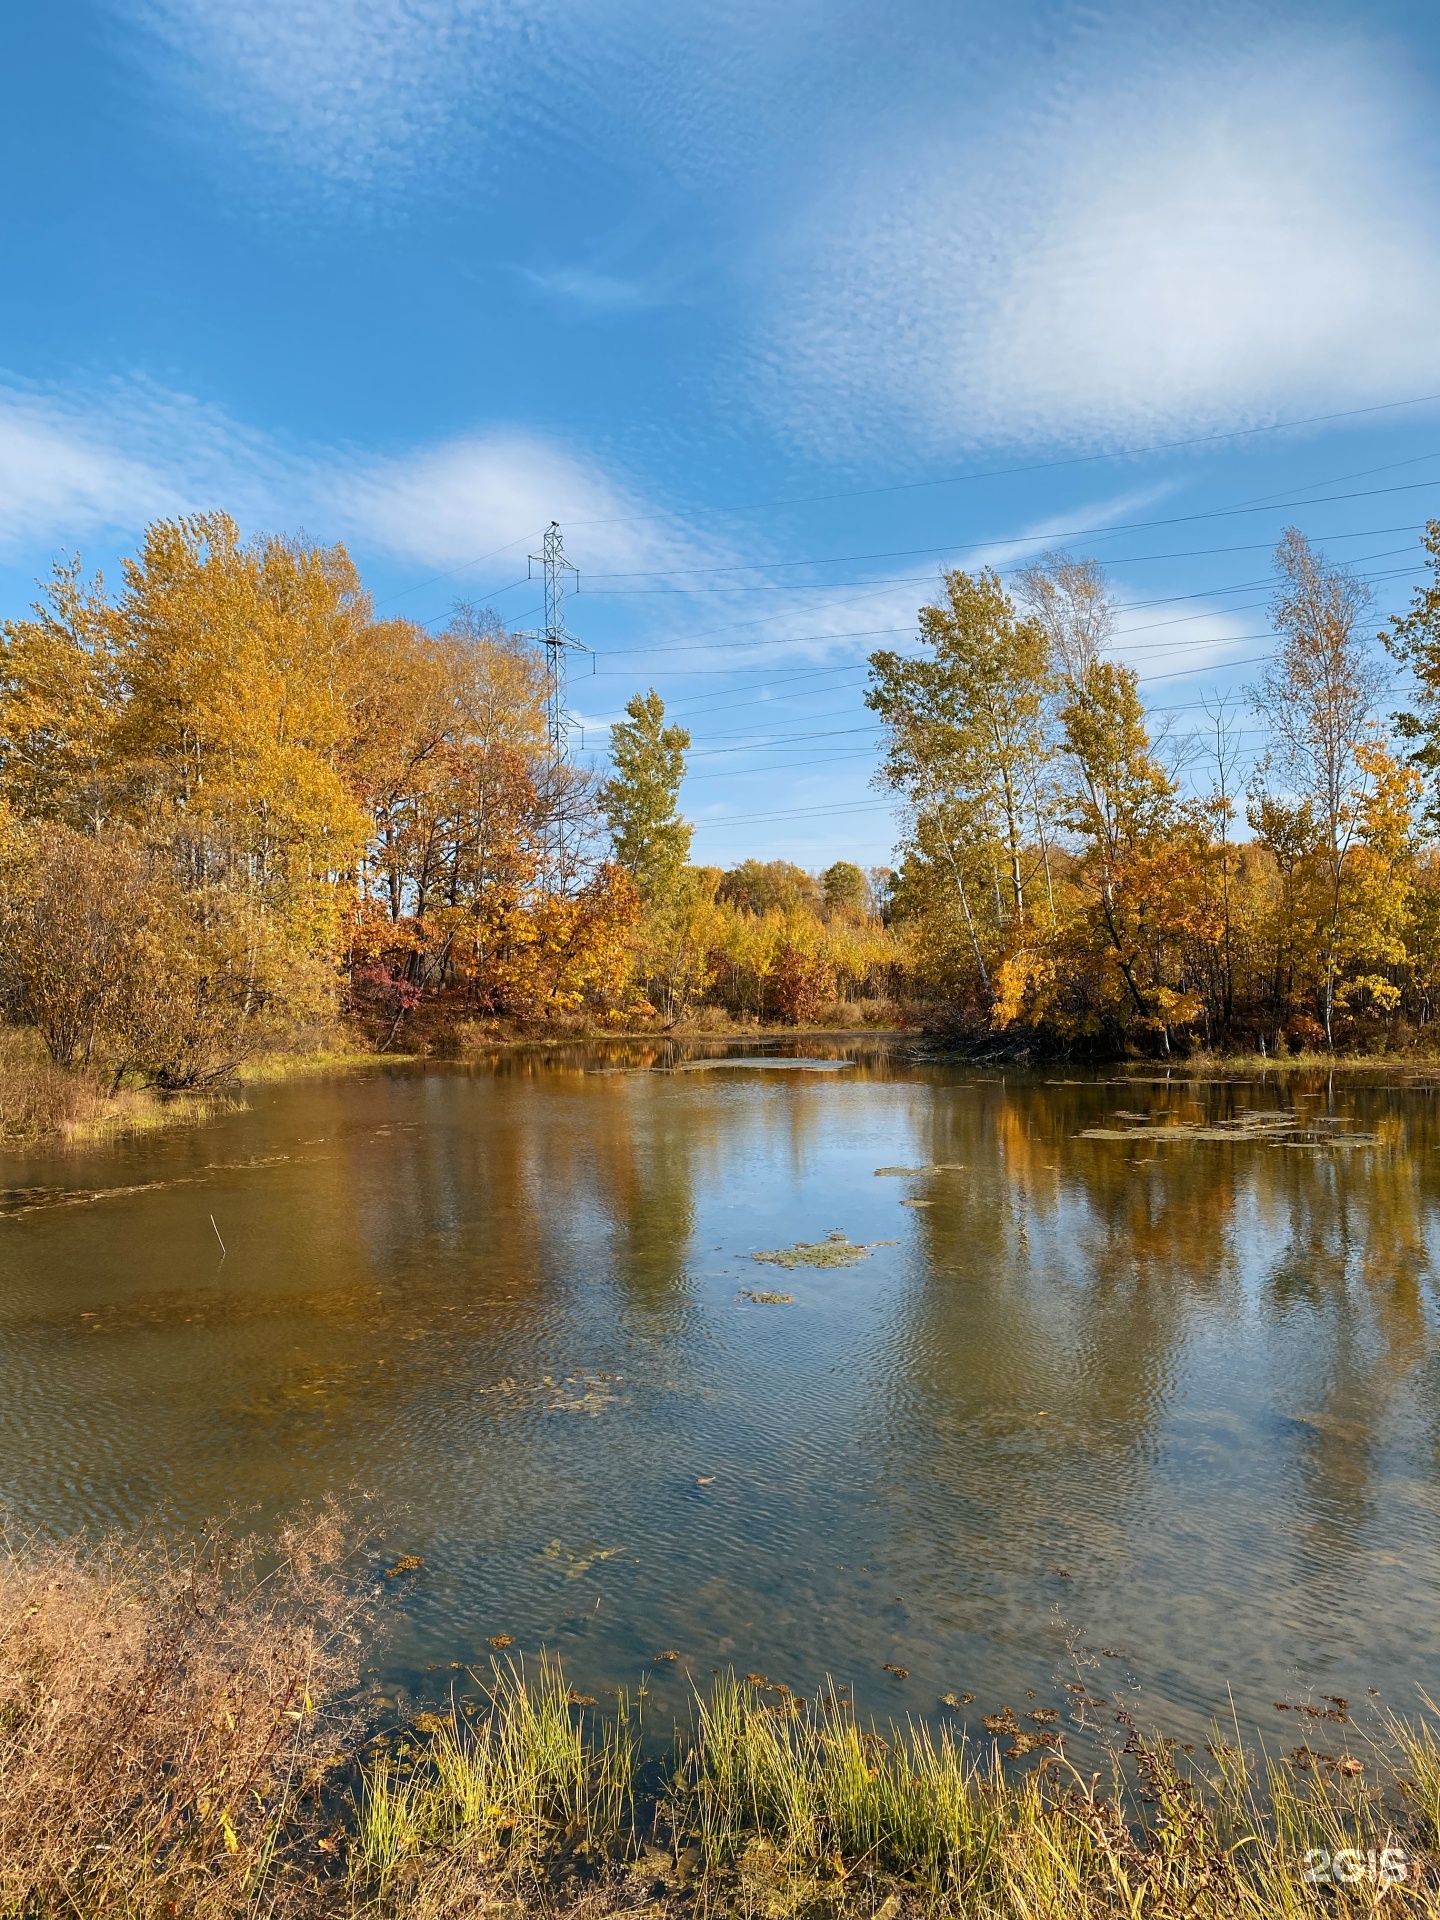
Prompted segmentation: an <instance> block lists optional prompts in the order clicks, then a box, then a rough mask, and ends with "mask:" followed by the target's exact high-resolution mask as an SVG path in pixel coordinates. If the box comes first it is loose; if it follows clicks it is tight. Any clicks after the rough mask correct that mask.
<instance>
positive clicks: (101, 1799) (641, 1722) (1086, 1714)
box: [0, 1509, 1440, 1920]
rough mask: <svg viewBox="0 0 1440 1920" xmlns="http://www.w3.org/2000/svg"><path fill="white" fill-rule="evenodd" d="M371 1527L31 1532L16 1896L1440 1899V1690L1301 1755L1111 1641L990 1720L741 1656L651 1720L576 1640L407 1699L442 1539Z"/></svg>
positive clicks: (437, 1905) (1096, 1903) (2, 1667)
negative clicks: (363, 1698) (395, 1624)
mask: <svg viewBox="0 0 1440 1920" xmlns="http://www.w3.org/2000/svg"><path fill="white" fill-rule="evenodd" d="M373 1547H374V1543H373V1542H371V1543H370V1545H369V1547H368V1549H367V1545H366V1543H364V1542H356V1541H354V1540H353V1539H352V1538H348V1537H347V1529H346V1527H345V1524H344V1520H343V1517H342V1516H341V1515H340V1514H339V1512H338V1511H337V1510H335V1509H325V1510H322V1511H321V1512H320V1513H319V1514H317V1515H314V1516H312V1517H311V1518H310V1519H309V1520H308V1521H303V1522H301V1523H299V1524H297V1525H295V1526H291V1527H287V1528H285V1529H282V1531H281V1534H280V1536H279V1537H278V1539H277V1540H275V1541H273V1542H271V1543H270V1544H269V1545H266V1544H265V1543H263V1542H262V1541H260V1540H259V1539H258V1538H249V1539H240V1538H237V1537H235V1536H233V1535H230V1534H227V1533H225V1532H224V1531H222V1530H219V1529H215V1528H211V1529H207V1530H205V1531H204V1532H202V1533H201V1534H200V1535H199V1536H197V1537H196V1538H194V1539H193V1540H191V1541H189V1542H188V1543H176V1542H171V1543H168V1544H167V1543H166V1542H164V1541H162V1540H160V1539H159V1538H158V1537H144V1538H135V1539H127V1540H110V1541H107V1542H103V1543H101V1544H99V1545H93V1544H87V1543H85V1542H83V1541H81V1542H78V1543H77V1542H73V1541H72V1542H60V1543H57V1544H55V1545H52V1546H48V1547H43V1546H38V1545H36V1544H34V1543H31V1544H30V1545H28V1546H26V1547H23V1548H21V1547H16V1546H13V1545H11V1546H8V1547H7V1548H6V1549H5V1551H4V1553H3V1554H0V1646H3V1647H4V1648H5V1649H6V1650H7V1658H6V1659H5V1660H3V1661H0V1713H3V1715H4V1718H3V1722H0V1724H3V1726H4V1730H5V1731H4V1758H5V1767H4V1770H3V1772H0V1910H3V1911H4V1912H6V1913H12V1912H13V1913H19V1912H23V1913H25V1914H28V1915H32V1916H35V1917H36V1920H59V1916H60V1915H62V1914H64V1915H66V1916H69V1920H91V1917H92V1916H93V1917H94V1920H101V1916H106V1917H107V1920H108V1916H109V1915H110V1914H112V1913H119V1912H124V1913H129V1914H132V1915H135V1916H137V1920H138V1916H156V1920H158V1917H159V1916H162V1915H164V1916H176V1915H179V1914H185V1915H189V1916H192V1920H242V1916H252V1917H253V1915H254V1914H256V1913H257V1912H264V1913H265V1914H267V1915H269V1916H271V1920H321V1916H334V1915H342V1916H348V1920H481V1916H490V1917H491V1920H494V1916H496V1915H497V1914H499V1915H506V1914H508V1915H511V1916H517V1917H518V1916H525V1917H526V1920H528V1917H529V1916H535V1920H542V1917H543V1916H554V1915H555V1914H557V1913H562V1914H564V1913H573V1914H577V1915H581V1914H583V1915H590V1916H595V1917H596V1920H598V1917H599V1916H601V1915H611V1914H613V1915H616V1916H619V1915H621V1914H628V1915H634V1916H638V1915H640V1914H642V1913H643V1914H644V1915H646V1916H649V1920H687V1917H690V1916H697V1915H713V1916H732V1915H733V1916H735V1920H762V1917H763V1920H786V1917H787V1916H800V1915H817V1916H818V1915H825V1916H830V1920H841V1916H854V1920H881V1916H884V1920H898V1917H899V1916H902V1915H904V1916H910V1917H911V1920H920V1917H921V1916H924V1917H925V1920H932V1917H933V1920H975V1917H976V1916H985V1920H1114V1916H1116V1915H1118V1914H1121V1913H1125V1914H1130V1915H1138V1914H1141V1913H1143V1914H1144V1915H1146V1916H1147V1920H1195V1916H1196V1915H1204V1916H1206V1917H1207V1920H1257V1916H1260V1915H1271V1914H1274V1915H1277V1916H1278V1915H1287V1914H1290V1915H1293V1914H1298V1913H1300V1912H1303V1911H1315V1910H1316V1908H1315V1906H1314V1901H1315V1897H1316V1893H1317V1892H1318V1890H1319V1889H1320V1888H1322V1887H1333V1888H1335V1889H1336V1891H1337V1893H1338V1894H1339V1900H1340V1905H1339V1907H1338V1909H1335V1908H1332V1909H1331V1910H1332V1911H1340V1912H1350V1911H1357V1912H1358V1911H1366V1912H1373V1911H1375V1902H1376V1900H1377V1899H1378V1897H1379V1895H1380V1894H1381V1893H1390V1894H1392V1895H1393V1896H1394V1897H1393V1900H1392V1903H1391V1907H1390V1908H1387V1911H1389V1910H1394V1911H1398V1912H1433V1906H1431V1905H1430V1904H1428V1902H1429V1898H1430V1896H1431V1894H1432V1892H1433V1890H1434V1888H1435V1886H1436V1885H1437V1884H1440V1851H1437V1850H1440V1742H1437V1737H1436V1730H1435V1728H1434V1726H1433V1724H1432V1722H1431V1721H1430V1720H1427V1719H1426V1718H1424V1717H1419V1718H1412V1719H1406V1718H1404V1717H1402V1716H1400V1715H1397V1714H1395V1713H1392V1712H1389V1711H1387V1710H1386V1709H1385V1708H1384V1707H1383V1706H1379V1705H1377V1706H1375V1707H1374V1708H1373V1709H1372V1710H1369V1711H1367V1712H1365V1713H1364V1714H1362V1715H1361V1717H1360V1723H1359V1724H1357V1723H1356V1722H1355V1721H1354V1720H1352V1718H1351V1715H1350V1712H1349V1703H1348V1702H1347V1701H1344V1700H1341V1699H1337V1698H1334V1697H1333V1696H1325V1699H1324V1704H1323V1705H1320V1704H1313V1703H1312V1704H1311V1705H1307V1706H1303V1707H1301V1708H1296V1709H1294V1711H1296V1712H1299V1713H1302V1714H1308V1715H1310V1716H1311V1718H1310V1719H1309V1720H1308V1721H1307V1722H1306V1723H1305V1727H1304V1735H1305V1737H1302V1738H1301V1740H1300V1744H1298V1745H1297V1746H1295V1747H1294V1748H1293V1749H1292V1750H1291V1751H1290V1752H1289V1753H1288V1754H1285V1755H1279V1756H1277V1755H1272V1754H1271V1753H1270V1752H1269V1751H1268V1750H1267V1746H1266V1742H1265V1740H1264V1738H1263V1736H1259V1735H1256V1734H1255V1733H1254V1732H1253V1731H1252V1732H1251V1733H1249V1734H1246V1733H1245V1732H1243V1731H1242V1730H1241V1729H1240V1727H1239V1726H1238V1724H1236V1725H1234V1727H1233V1729H1231V1730H1229V1731H1227V1732H1226V1733H1222V1732H1220V1731H1219V1730H1218V1728H1217V1730H1216V1731H1215V1732H1214V1733H1213V1734H1212V1736H1211V1739H1210V1741H1209V1743H1208V1744H1206V1745H1204V1746H1202V1747H1199V1748H1198V1749H1197V1747H1196V1746H1193V1745H1183V1744H1181V1743H1178V1742H1176V1741H1174V1740H1167V1739H1166V1738H1165V1737H1164V1735H1163V1734H1162V1733H1160V1732H1157V1731H1155V1730H1153V1729H1152V1728H1150V1727H1148V1726H1141V1725H1140V1724H1138V1722H1137V1721H1136V1720H1135V1719H1133V1718H1132V1716H1131V1715H1130V1714H1129V1713H1128V1712H1126V1711H1124V1710H1123V1709H1121V1710H1116V1709H1115V1708H1114V1707H1113V1706H1112V1705H1110V1704H1109V1703H1107V1702H1106V1701H1105V1700H1104V1699H1101V1698H1099V1697H1098V1696H1097V1697H1092V1696H1091V1694H1090V1692H1089V1689H1088V1687H1087V1686H1086V1685H1085V1684H1084V1675H1083V1673H1081V1672H1080V1670H1079V1669H1078V1668H1077V1670H1076V1671H1077V1675H1078V1676H1079V1677H1078V1679H1077V1682H1076V1684H1075V1685H1073V1686H1067V1687H1066V1688H1065V1689H1063V1690H1062V1691H1061V1693H1060V1694H1059V1695H1057V1699H1058V1701H1059V1704H1057V1705H1056V1706H1055V1707H1046V1706H1043V1705H1042V1706H1038V1707H1034V1708H1032V1707H1029V1706H1026V1705H1024V1704H1022V1705H1021V1706H1019V1708H1018V1709H1017V1708H1012V1707H1006V1708H1003V1709H1002V1710H1000V1711H999V1712H996V1713H992V1714H990V1715H987V1716H985V1717H984V1718H983V1720H982V1722H981V1725H982V1727H983V1733H979V1734H976V1733H973V1732H969V1731H967V1730H966V1729H965V1727H964V1726H963V1724H961V1723H960V1721H959V1718H958V1709H959V1708H960V1706H961V1704H962V1702H961V1700H960V1699H958V1698H952V1697H950V1696H945V1697H943V1698H942V1700H941V1701H940V1702H939V1703H937V1704H938V1708H939V1709H943V1711H937V1712H935V1713H934V1714H932V1715H930V1716H928V1717H922V1718H920V1719H910V1720H907V1721H906V1722H905V1724H904V1725H903V1726H902V1725H900V1724H898V1723H897V1722H896V1721H894V1720H893V1719H891V1720H887V1721H883V1722H881V1721H875V1720H872V1719H868V1718H865V1717H862V1716H861V1714H860V1713H859V1712H858V1710H857V1709H856V1708H855V1706H854V1705H853V1703H852V1702H851V1701H850V1700H849V1699H848V1698H847V1697H846V1695H847V1691H848V1690H847V1689H846V1688H844V1687H842V1686H834V1685H829V1684H827V1686H826V1687H825V1688H823V1689H822V1690H821V1692H820V1693H819V1695H818V1696H817V1697H816V1698H815V1699H813V1700H805V1699H802V1698H800V1697H799V1696H798V1695H796V1694H794V1693H793V1692H792V1691H791V1690H790V1689H789V1688H788V1687H786V1686H783V1685H781V1684H779V1683H777V1682H774V1681H771V1680H769V1679H768V1678H767V1677H766V1676H765V1675H763V1674H747V1675H745V1676H744V1677H743V1678H741V1677H739V1676H737V1675H736V1674H735V1673H733V1672H730V1671H724V1672H716V1673H713V1674H712V1675H711V1676H710V1677H709V1678H708V1679H707V1681H706V1682H705V1683H704V1684H703V1685H702V1686H699V1687H696V1688H695V1689H694V1691H693V1696H692V1699H691V1703H690V1708H689V1715H688V1725H687V1724H686V1722H685V1721H684V1720H683V1719H680V1720H677V1721H675V1722H673V1723H672V1728H669V1729H667V1728H666V1727H665V1726H664V1725H661V1726H659V1727H658V1728H654V1729H650V1728H647V1726H646V1723H645V1715H644V1712H643V1706H644V1693H643V1689H644V1681H643V1679H642V1681H641V1682H640V1690H639V1692H638V1693H637V1694H636V1695H634V1696H632V1695H631V1694H630V1693H629V1692H628V1690H625V1689H621V1690H620V1691H619V1692H618V1693H617V1694H615V1695H614V1696H613V1704H612V1703H611V1701H610V1700H608V1699H607V1701H606V1702H604V1703H602V1702H601V1701H599V1700H597V1699H596V1698H594V1697H592V1696H590V1695H582V1694H580V1693H577V1692H576V1690H575V1688H574V1687H573V1685H572V1684H571V1683H570V1681H569V1678H568V1676H567V1674H566V1671H565V1669H564V1667H563V1665H562V1664H561V1663H560V1661H559V1660H558V1659H556V1658H553V1657H547V1656H545V1655H541V1656H540V1658H539V1659H538V1660H537V1661H536V1662H534V1663H533V1664H532V1665H531V1666H530V1667H529V1668H528V1669H527V1667H526V1666H525V1665H524V1664H523V1663H522V1662H520V1661H519V1660H517V1659H514V1658H513V1656H511V1655H508V1654H506V1655H503V1656H501V1657H492V1658H491V1659H490V1661H489V1662H488V1663H486V1664H485V1665H484V1666H481V1665H479V1664H474V1665H470V1664H461V1665H460V1666H459V1667H458V1670H457V1672H456V1675H455V1678H456V1692H457V1693H458V1692H459V1689H461V1688H464V1689H466V1691H465V1692H464V1694H463V1695H462V1696H461V1697H458V1698H452V1699H451V1701H450V1702H449V1704H448V1707H447V1706H446V1705H445V1703H441V1706H440V1709H439V1710H428V1711H427V1710H424V1709H423V1708H422V1709H421V1710H419V1711H413V1710H411V1711H408V1712H407V1713H406V1714H405V1716H404V1717H403V1718H402V1719H400V1720H399V1721H394V1720H391V1721H387V1722H384V1723H380V1722H377V1721H376V1719H375V1718H374V1715H373V1713H372V1714H370V1715H368V1716H367V1715H365V1714H364V1713H363V1711H360V1710H358V1709H357V1689H358V1687H359V1686H360V1684H361V1682H362V1678H363V1673H362V1669H364V1662H365V1661H366V1660H367V1659H369V1658H371V1657H373V1655H374V1653H375V1651H376V1650H377V1648H378V1645H379V1643H380V1640H381V1636H382V1633H383V1628H384V1610H383V1609H382V1608H381V1605H380V1598H379V1592H378V1591H377V1589H381V1588H382V1587H383V1580H384V1578H387V1577H393V1576H395V1575H398V1574H401V1573H403V1572H404V1571H406V1570H408V1568H407V1562H406V1561H405V1560H404V1559H402V1560H401V1561H399V1562H397V1563H396V1564H395V1566H393V1567H391V1568H388V1569H386V1568H383V1567H381V1566H379V1565H377V1564H376V1562H375V1559H374V1552H373ZM417 1564H418V1563H417ZM197 1602H198V1603H199V1604H197ZM660 1657H661V1658H668V1657H670V1656H665V1655H662V1656H660ZM964 1698H965V1700H970V1699H972V1698H973V1696H972V1695H966V1696H964ZM1321 1723H1324V1724H1321ZM1294 1731H1296V1732H1300V1731H1301V1729H1300V1728H1299V1727H1297V1728H1296V1729H1295V1730H1294ZM1232 1733H1233V1738H1232V1737H1231V1735H1232ZM1102 1734H1103V1737H1101V1736H1102ZM1067 1742H1074V1743H1075V1745H1076V1754H1075V1755H1072V1754H1071V1753H1070V1752H1068V1751H1067ZM667 1752H668V1754H669V1756H670V1757H668V1758H667ZM1097 1763H1098V1764H1097ZM1357 1863H1358V1865H1357ZM1367 1872H1368V1880H1367V1877H1366V1876H1367ZM1350 1889H1353V1890H1355V1891H1356V1893H1357V1894H1358V1895H1359V1896H1360V1898H1361V1901H1362V1904H1361V1905H1359V1906H1356V1907H1354V1908H1352V1907H1351V1906H1349V1905H1348V1904H1347V1900H1346V1893H1347V1890H1350ZM1412 1902H1413V1903H1414V1904H1412Z"/></svg>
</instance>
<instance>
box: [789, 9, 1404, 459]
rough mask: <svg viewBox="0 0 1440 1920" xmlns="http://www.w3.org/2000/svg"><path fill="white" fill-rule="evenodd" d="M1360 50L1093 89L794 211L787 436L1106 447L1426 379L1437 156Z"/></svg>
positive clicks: (1399, 88)
mask: <svg viewBox="0 0 1440 1920" xmlns="http://www.w3.org/2000/svg"><path fill="white" fill-rule="evenodd" d="M1422 108H1423V103H1421V102H1418V101H1417V100H1416V99H1415V98H1413V97H1411V95H1410V93H1409V91H1408V89H1407V86H1406V85H1405V84H1404V83H1403V81H1401V80H1400V79H1399V78H1398V77H1397V76H1396V75H1394V74H1393V73H1386V74H1381V73H1379V72H1377V71H1376V70H1375V68H1374V67H1373V65H1372V64H1371V63H1369V62H1368V61H1367V60H1366V58H1365V57H1364V55H1363V52H1362V51H1361V50H1359V49H1353V48H1351V49H1345V50H1344V51H1343V57H1342V55H1341V53H1339V52H1336V51H1332V52H1331V53H1330V54H1329V55H1328V56H1327V57H1325V58H1324V59H1318V58H1316V57H1315V56H1314V55H1313V54H1308V55H1307V53H1306V50H1305V49H1304V48H1303V47H1300V46H1298V45H1296V44H1293V43H1291V44H1286V43H1284V42H1280V41H1276V42H1274V43H1272V44H1271V45H1269V46H1268V47H1266V48H1265V49H1264V50H1263V57H1262V52H1261V50H1260V49H1258V48H1256V47H1253V46H1252V48H1251V49H1250V52H1249V55H1248V57H1247V58H1246V60H1245V63H1244V66H1243V69H1241V70H1239V71H1237V69H1236V66H1235V65H1234V64H1233V63H1232V64H1231V65H1230V66H1229V67H1228V69H1227V68H1226V67H1224V66H1222V65H1218V64H1217V63H1216V62H1215V61H1213V60H1210V61H1205V62H1200V63H1194V62H1190V63H1181V65H1180V66H1179V69H1178V72H1177V71H1170V70H1166V71H1164V72H1161V73H1152V74H1147V75H1141V76H1138V77H1137V76H1136V75H1134V74H1133V73H1132V74H1131V75H1130V76H1129V78H1128V80H1125V79H1122V80H1116V79H1115V78H1113V77H1111V78H1108V79H1107V78H1106V77H1105V76H1104V75H1103V74H1097V75H1095V76H1094V77H1093V80H1092V84H1091V85H1090V86H1088V87H1086V88H1084V89H1082V90H1080V92H1079V93H1078V95H1077V97H1075V98H1074V99H1072V100H1071V102H1070V103H1069V104H1068V105H1067V106H1066V107H1065V108H1064V109H1063V110H1060V111H1057V112H1055V113H1054V114H1050V115H1045V116H1037V115H1035V114H1033V113H1026V114H1021V113H1019V112H1015V111H1011V112H1009V113H1006V114H1004V115H1002V116H1001V117H1000V118H999V119H997V120H995V121H993V122H992V123H990V124H988V125H987V126H986V127H985V128H984V129H983V130H982V131H980V132H978V133H976V132H970V133H967V134H964V135H961V136H958V137H957V136H956V135H955V134H954V133H953V132H949V131H942V132H934V131H932V132H931V133H930V134H929V135H928V137H921V138H918V139H917V138H916V137H915V136H914V133H913V130H912V133H911V137H910V138H909V140H908V141H907V143H906V147H905V150H904V152H903V154H901V155H894V156H884V157H881V156H877V155H876V154H874V153H873V152H872V153H870V154H868V155H865V156H863V157H862V159H861V161H860V162H859V163H858V164H857V165H856V166H855V167H853V168H852V169H850V170H849V171H848V174H847V177H846V178H845V180H844V181H843V183H842V184H841V185H840V186H839V188H838V189H837V190H833V191H832V192H831V193H830V194H829V195H828V196H827V197H826V198H825V199H824V200H823V201H822V202H821V203H819V204H816V205H810V206H806V207H803V208H798V209H795V210H793V212H792V217H791V219H790V221H789V222H788V224H787V227H786V230H785V232H784V234H783V236H782V240H781V244H780V245H779V247H778V248H777V267H776V272H777V289H778V298H777V299H776V300H775V301H774V303H773V305H772V306H771V309H770V312H769V315H768V325H767V345H766V352H765V354H764V356H763V357H762V364H768V365H770V366H772V367H773V368H774V369H776V377H775V378H774V379H773V380H772V384H771V387H770V397H771V401H772V404H777V405H778V404H781V395H782V389H783V387H784V386H785V385H789V386H790V387H791V389H792V391H793V392H794V393H795V394H796V401H795V404H794V405H793V406H792V409H791V418H792V420H793V421H794V422H795V423H796V424H797V425H798V426H799V427H800V429H801V430H802V432H803V433H804V434H805V435H806V437H808V438H811V439H818V438H820V437H822V436H827V437H828V436H833V435H834V433H835V431H836V429H835V419H836V414H837V411H838V412H841V413H842V414H843V412H844V411H846V408H845V407H841V408H837V396H839V395H844V396H845V401H846V403H847V406H848V410H849V412H850V414H851V416H852V418H853V419H854V420H855V422H856V423H857V431H858V432H859V433H860V434H861V435H862V436H868V437H870V438H872V439H878V438H879V437H880V436H881V435H883V434H885V433H886V432H890V433H893V431H894V429H895V426H896V424H897V422H903V423H904V428H905V429H906V432H907V437H910V438H916V439H919V440H921V441H922V442H924V441H927V440H928V441H930V442H931V443H935V444H955V443H956V442H961V443H965V442H968V443H972V444H973V443H981V442H995V441H1002V440H1003V441H1012V442H1017V441H1018V442H1025V441H1032V442H1045V443H1047V444H1053V443H1055V442H1057V441H1061V442H1063V441H1071V442H1076V443H1080V442H1083V443H1085V444H1091V445H1093V444H1105V443H1107V442H1109V443H1110V444H1115V443H1116V442H1117V441H1123V440H1125V439H1128V438H1133V437H1134V436H1136V435H1137V434H1146V433H1149V432H1151V431H1156V432H1169V431H1172V430H1178V431H1186V430H1192V429H1197V428H1198V429H1200V430H1204V428H1206V427H1211V426H1214V427H1220V426H1230V425H1234V424H1238V423H1240V422H1242V421H1245V420H1254V419H1263V418H1273V417H1274V416H1275V415H1276V414H1277V413H1278V412H1283V411H1287V410H1292V409H1297V408H1298V409H1300V410H1304V409H1305V408H1307V407H1310V406H1311V405H1314V406H1315V407H1317V408H1318V407H1328V406H1332V405H1333V406H1344V405H1347V404H1354V405H1363V404H1365V403H1366V402H1367V401H1374V400H1388V399H1392V398H1395V397H1398V396H1401V395H1405V394H1408V393H1420V392H1428V391H1431V390H1433V389H1434V388H1436V387H1437V386H1440V330H1437V328H1436V326H1435V318H1434V317H1435V314H1436V312H1437V310H1440V221H1437V213H1436V196H1435V184H1436V174H1437V168H1436V157H1437V156H1436V151H1435V143H1434V140H1433V136H1432V135H1431V133H1430V130H1429V127H1428V126H1427V125H1426V122H1425V117H1424V114H1423V111H1422Z"/></svg>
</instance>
